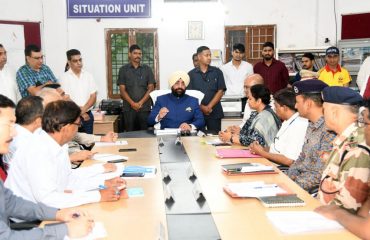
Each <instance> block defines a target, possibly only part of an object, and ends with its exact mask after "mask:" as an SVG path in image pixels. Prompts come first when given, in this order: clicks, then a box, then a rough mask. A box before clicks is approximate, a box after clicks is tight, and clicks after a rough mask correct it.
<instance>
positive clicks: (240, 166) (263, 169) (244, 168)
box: [221, 163, 277, 175]
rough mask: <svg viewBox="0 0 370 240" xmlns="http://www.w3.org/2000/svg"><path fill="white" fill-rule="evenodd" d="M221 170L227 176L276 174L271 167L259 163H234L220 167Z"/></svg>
mask: <svg viewBox="0 0 370 240" xmlns="http://www.w3.org/2000/svg"><path fill="white" fill-rule="evenodd" d="M221 167H222V170H223V172H224V173H225V174H227V175H243V174H274V173H277V172H276V171H275V170H274V168H273V166H267V165H264V164H261V163H235V164H225V165H222V166H221Z"/></svg>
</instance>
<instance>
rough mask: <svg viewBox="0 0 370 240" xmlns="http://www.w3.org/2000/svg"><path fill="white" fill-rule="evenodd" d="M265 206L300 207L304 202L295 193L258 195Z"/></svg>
mask: <svg viewBox="0 0 370 240" xmlns="http://www.w3.org/2000/svg"><path fill="white" fill-rule="evenodd" d="M258 199H259V200H260V201H261V203H262V205H263V206H265V207H270V208H271V207H301V206H304V205H306V203H305V202H304V201H303V200H302V199H300V198H299V197H297V196H296V195H287V196H272V197H259V198H258Z"/></svg>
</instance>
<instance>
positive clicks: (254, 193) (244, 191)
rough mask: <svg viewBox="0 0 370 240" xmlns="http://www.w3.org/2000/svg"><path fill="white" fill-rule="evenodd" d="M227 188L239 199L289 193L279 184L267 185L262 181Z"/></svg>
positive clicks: (236, 184)
mask: <svg viewBox="0 0 370 240" xmlns="http://www.w3.org/2000/svg"><path fill="white" fill-rule="evenodd" d="M226 188H227V189H228V190H229V191H230V192H231V193H233V194H235V195H236V196H237V197H267V196H276V195H280V194H287V193H288V192H287V191H286V190H284V189H282V188H281V187H280V186H278V185H277V184H265V183H264V182H262V181H257V182H240V183H229V184H227V185H226Z"/></svg>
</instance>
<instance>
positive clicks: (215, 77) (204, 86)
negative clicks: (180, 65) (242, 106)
mask: <svg viewBox="0 0 370 240" xmlns="http://www.w3.org/2000/svg"><path fill="white" fill-rule="evenodd" d="M189 76H190V83H189V86H188V87H187V88H188V89H193V90H198V91H201V92H202V93H204V98H203V100H202V102H201V104H202V105H208V103H209V102H210V101H211V100H212V99H213V97H214V96H215V95H216V93H217V92H218V91H219V90H223V91H226V84H225V80H224V75H223V73H222V71H221V70H220V69H218V68H216V67H213V66H208V69H207V71H206V72H205V73H203V72H202V71H200V69H199V68H194V69H193V70H191V71H190V72H189ZM223 117H224V112H223V110H222V106H221V103H220V102H218V103H217V104H216V105H215V106H214V107H213V109H212V112H211V114H209V115H206V116H205V118H206V119H209V118H212V119H218V118H223Z"/></svg>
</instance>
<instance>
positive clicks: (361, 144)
mask: <svg viewBox="0 0 370 240" xmlns="http://www.w3.org/2000/svg"><path fill="white" fill-rule="evenodd" d="M322 95H323V99H324V116H325V123H326V125H327V126H328V128H329V129H331V130H333V131H334V132H336V133H337V137H336V138H335V140H334V142H333V151H332V152H331V153H330V156H329V159H328V160H327V161H326V168H325V170H324V172H323V174H322V177H321V183H320V189H319V194H318V196H319V199H320V202H321V203H322V204H326V205H328V204H336V205H338V206H340V207H342V208H344V209H346V210H348V211H350V212H352V213H356V212H357V211H358V210H359V209H360V207H361V206H362V204H363V203H364V202H365V201H366V198H367V197H368V196H369V193H370V191H369V187H368V183H369V181H370V156H369V153H370V150H369V148H368V146H367V145H366V143H365V135H364V128H362V127H359V126H358V124H357V122H358V111H359V107H360V105H362V102H363V100H362V97H361V95H360V94H359V93H357V92H356V91H354V90H352V89H350V88H347V87H328V88H325V89H324V91H323V93H322ZM339 119H340V121H338V120H339Z"/></svg>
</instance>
